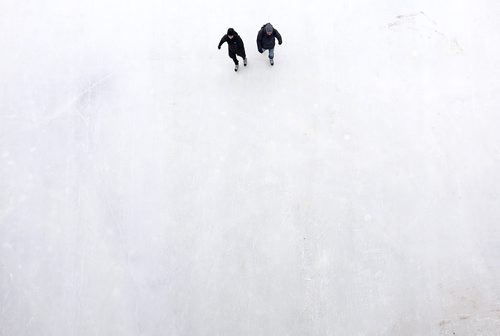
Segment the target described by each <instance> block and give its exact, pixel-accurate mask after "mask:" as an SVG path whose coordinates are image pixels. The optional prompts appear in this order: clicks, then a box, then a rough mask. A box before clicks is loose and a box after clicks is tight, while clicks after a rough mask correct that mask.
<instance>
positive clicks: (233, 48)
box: [218, 28, 247, 71]
mask: <svg viewBox="0 0 500 336" xmlns="http://www.w3.org/2000/svg"><path fill="white" fill-rule="evenodd" d="M224 42H227V45H228V51H229V57H231V58H232V59H233V61H234V71H238V64H239V62H238V59H237V58H236V55H238V56H240V57H242V58H243V65H245V66H247V56H246V54H245V45H244V44H243V40H242V39H241V37H240V36H239V35H238V33H237V32H235V31H234V29H233V28H229V29H228V30H227V34H226V35H224V36H222V39H221V40H220V42H219V46H218V48H219V50H220V47H221V46H222V44H223V43H224Z"/></svg>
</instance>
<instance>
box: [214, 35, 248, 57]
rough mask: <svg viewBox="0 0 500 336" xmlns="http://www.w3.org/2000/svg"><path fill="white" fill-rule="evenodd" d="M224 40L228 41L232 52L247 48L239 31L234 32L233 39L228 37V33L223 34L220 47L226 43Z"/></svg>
mask: <svg viewBox="0 0 500 336" xmlns="http://www.w3.org/2000/svg"><path fill="white" fill-rule="evenodd" d="M224 42H227V45H228V48H229V52H230V53H237V52H238V51H242V50H245V45H244V44H243V40H242V39H241V37H240V35H238V33H237V32H234V36H233V38H232V39H230V38H229V37H227V34H226V35H224V36H222V38H221V40H220V42H219V46H218V48H219V49H220V47H221V45H222V44H224Z"/></svg>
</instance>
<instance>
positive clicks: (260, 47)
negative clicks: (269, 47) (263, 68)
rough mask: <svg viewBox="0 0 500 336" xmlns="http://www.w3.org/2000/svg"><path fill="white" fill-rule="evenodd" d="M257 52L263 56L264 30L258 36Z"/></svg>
mask: <svg viewBox="0 0 500 336" xmlns="http://www.w3.org/2000/svg"><path fill="white" fill-rule="evenodd" d="M257 50H258V51H259V52H260V53H261V54H262V52H263V50H262V29H261V30H259V33H258V34H257Z"/></svg>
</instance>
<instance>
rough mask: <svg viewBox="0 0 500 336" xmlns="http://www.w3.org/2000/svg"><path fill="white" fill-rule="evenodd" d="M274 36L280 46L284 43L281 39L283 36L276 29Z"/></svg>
mask: <svg viewBox="0 0 500 336" xmlns="http://www.w3.org/2000/svg"><path fill="white" fill-rule="evenodd" d="M274 35H275V36H276V38H277V39H278V44H281V43H283V40H282V39H281V34H280V32H279V31H277V30H276V29H274Z"/></svg>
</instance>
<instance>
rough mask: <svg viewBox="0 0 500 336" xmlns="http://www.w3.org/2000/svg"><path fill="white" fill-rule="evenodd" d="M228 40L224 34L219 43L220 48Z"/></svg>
mask: <svg viewBox="0 0 500 336" xmlns="http://www.w3.org/2000/svg"><path fill="white" fill-rule="evenodd" d="M226 41H227V37H226V35H224V36H222V38H221V39H220V42H219V45H218V46H217V48H218V49H220V47H221V45H222V44H223V43H224V42H226Z"/></svg>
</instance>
